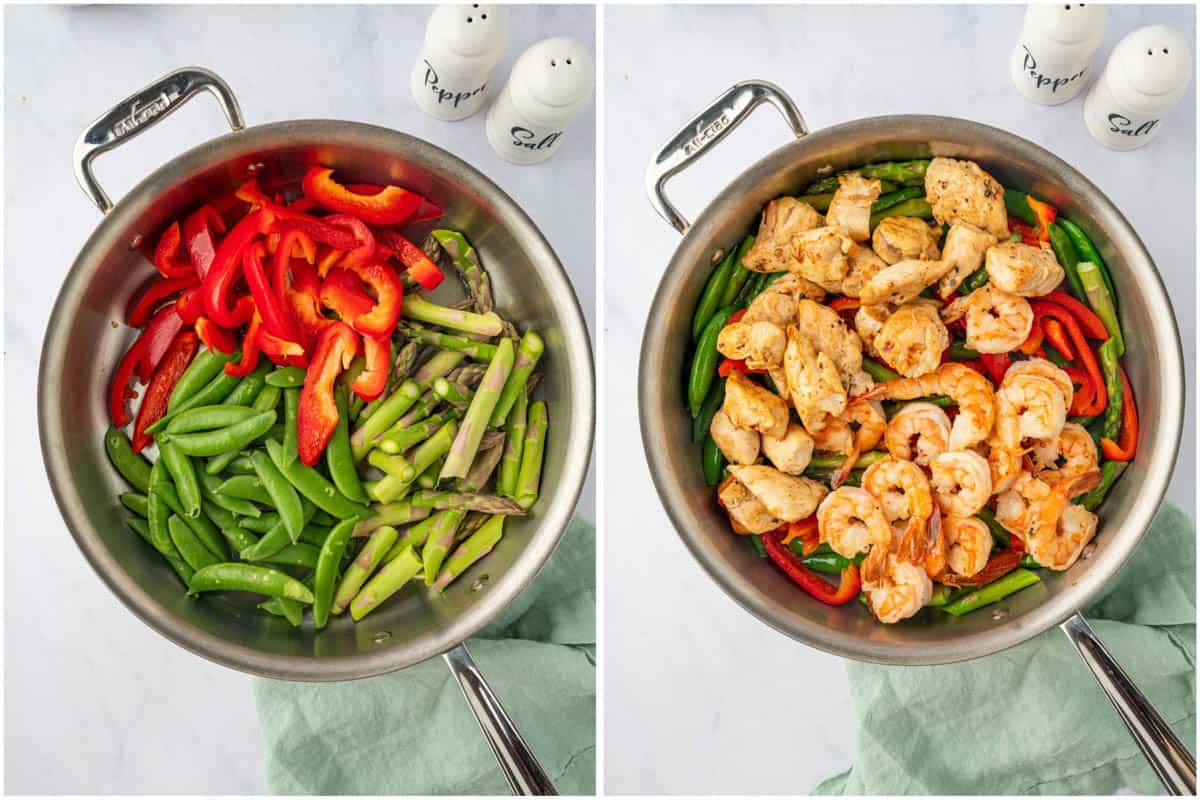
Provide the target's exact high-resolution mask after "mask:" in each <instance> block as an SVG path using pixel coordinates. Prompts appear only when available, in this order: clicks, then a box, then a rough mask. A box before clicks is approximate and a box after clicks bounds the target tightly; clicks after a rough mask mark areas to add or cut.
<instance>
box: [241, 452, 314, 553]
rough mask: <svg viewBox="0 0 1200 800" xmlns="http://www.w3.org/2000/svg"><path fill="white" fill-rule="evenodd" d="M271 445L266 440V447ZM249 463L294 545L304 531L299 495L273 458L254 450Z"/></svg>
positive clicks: (302, 511)
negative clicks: (252, 465)
mask: <svg viewBox="0 0 1200 800" xmlns="http://www.w3.org/2000/svg"><path fill="white" fill-rule="evenodd" d="M272 443H275V441H274V440H273V439H270V440H268V446H269V445H270V444H272ZM275 445H276V447H279V450H280V451H282V449H283V448H282V446H280V445H278V444H277V443H275ZM250 461H251V462H252V463H253V464H254V471H255V473H257V475H258V479H259V480H260V481H262V484H263V488H265V489H266V490H267V494H269V495H270V496H271V503H272V505H274V506H275V508H276V510H277V511H278V512H279V517H280V519H282V520H283V525H284V527H285V528H287V532H288V536H290V537H291V539H292V543H293V544H294V543H295V542H296V541H297V540H298V539H299V538H300V531H302V530H304V509H303V507H302V506H301V505H300V495H298V494H296V489H295V487H294V486H292V484H291V483H289V482H288V480H287V478H285V477H283V473H282V472H280V471H279V467H278V466H276V464H275V459H274V458H272V457H271V456H268V455H267V454H266V453H264V452H263V451H261V450H255V451H254V452H252V453H251V454H250Z"/></svg>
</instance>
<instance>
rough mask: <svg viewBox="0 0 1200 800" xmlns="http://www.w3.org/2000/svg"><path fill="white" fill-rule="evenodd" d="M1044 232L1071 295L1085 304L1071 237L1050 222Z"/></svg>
mask: <svg viewBox="0 0 1200 800" xmlns="http://www.w3.org/2000/svg"><path fill="white" fill-rule="evenodd" d="M1005 194H1007V192H1006V193H1005ZM1046 230H1047V231H1048V232H1049V234H1050V248H1051V249H1052V250H1053V251H1054V257H1055V258H1057V259H1058V263H1059V264H1060V265H1061V266H1062V268H1063V272H1064V273H1066V276H1067V285H1068V286H1069V287H1070V289H1071V294H1073V295H1075V298H1076V299H1077V300H1080V301H1082V302H1084V303H1086V302H1087V289H1086V288H1085V287H1084V285H1083V279H1082V278H1081V277H1080V276H1079V254H1078V253H1076V252H1075V245H1073V244H1071V237H1070V236H1067V233H1066V231H1064V230H1063V228H1062V226H1061V225H1059V224H1058V223H1057V222H1051V223H1050V224H1049V225H1047V226H1046Z"/></svg>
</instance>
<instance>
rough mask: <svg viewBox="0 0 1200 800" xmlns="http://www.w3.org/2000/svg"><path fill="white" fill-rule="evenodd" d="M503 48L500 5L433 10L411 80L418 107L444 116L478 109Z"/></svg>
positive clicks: (452, 117)
mask: <svg viewBox="0 0 1200 800" xmlns="http://www.w3.org/2000/svg"><path fill="white" fill-rule="evenodd" d="M507 46H508V12H507V11H506V10H505V8H504V6H494V5H486V4H483V3H472V4H470V5H442V6H438V7H437V8H436V9H434V11H433V14H432V15H430V17H429V24H428V25H427V26H426V27H425V43H424V46H423V47H422V49H421V55H420V56H419V57H418V58H417V63H416V64H415V65H414V66H413V72H412V80H411V81H410V85H411V89H412V93H413V98H414V99H415V100H416V101H417V107H418V108H420V109H421V110H422V111H424V112H425V113H426V114H429V115H430V116H432V117H437V118H438V119H444V120H451V121H453V120H459V119H466V118H467V117H469V116H471V115H472V114H474V113H475V112H476V111H479V110H480V109H481V108H483V104H484V101H485V100H487V98H488V95H489V91H488V88H489V86H490V85H491V80H492V70H493V69H495V68H496V65H497V64H499V63H500V59H502V58H503V57H504V50H505V48H506V47H507Z"/></svg>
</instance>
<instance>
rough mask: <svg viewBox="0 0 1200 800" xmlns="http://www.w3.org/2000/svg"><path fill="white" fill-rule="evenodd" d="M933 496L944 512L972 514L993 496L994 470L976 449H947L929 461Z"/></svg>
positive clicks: (962, 514) (965, 515) (949, 513)
mask: <svg viewBox="0 0 1200 800" xmlns="http://www.w3.org/2000/svg"><path fill="white" fill-rule="evenodd" d="M929 473H930V483H931V484H932V485H933V499H934V500H936V501H937V504H938V508H940V509H941V510H942V513H943V514H946V515H951V514H953V515H954V516H958V517H969V516H971V515H972V514H977V513H979V510H980V509H981V508H983V507H984V506H985V505H987V501H988V500H989V499H990V498H991V496H992V472H991V470H990V469H989V468H988V463H987V460H986V459H985V458H984V457H983V456H981V455H979V454H978V453H976V452H975V451H973V450H948V451H947V452H945V453H942V454H941V455H939V456H937V457H936V458H934V459H933V460H932V461H930V462H929Z"/></svg>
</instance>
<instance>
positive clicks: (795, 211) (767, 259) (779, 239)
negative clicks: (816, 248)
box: [742, 197, 821, 272]
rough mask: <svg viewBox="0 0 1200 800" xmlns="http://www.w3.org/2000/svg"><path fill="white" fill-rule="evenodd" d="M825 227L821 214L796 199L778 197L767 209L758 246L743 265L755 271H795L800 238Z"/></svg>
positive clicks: (759, 233)
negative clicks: (796, 242)
mask: <svg viewBox="0 0 1200 800" xmlns="http://www.w3.org/2000/svg"><path fill="white" fill-rule="evenodd" d="M820 224H821V215H820V214H819V213H818V212H817V210H816V209H815V208H813V207H812V206H810V205H809V204H808V203H803V202H801V201H799V200H797V199H796V198H794V197H777V198H775V199H774V200H772V201H771V202H770V203H767V207H766V208H765V209H764V210H763V215H762V222H761V223H759V226H758V236H757V237H755V239H754V244H753V245H752V246H751V247H750V249H749V250H748V251H747V252H746V255H745V256H743V257H742V266H743V267H745V268H746V269H749V270H753V271H754V272H788V271H795V264H796V247H795V244H794V240H795V238H796V235H797V234H799V233H802V232H804V231H807V230H811V229H813V228H815V227H817V226H818V225H820Z"/></svg>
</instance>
